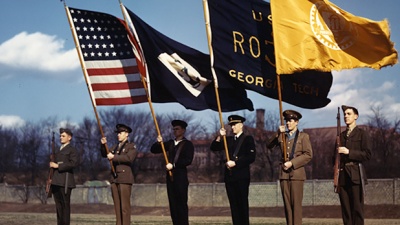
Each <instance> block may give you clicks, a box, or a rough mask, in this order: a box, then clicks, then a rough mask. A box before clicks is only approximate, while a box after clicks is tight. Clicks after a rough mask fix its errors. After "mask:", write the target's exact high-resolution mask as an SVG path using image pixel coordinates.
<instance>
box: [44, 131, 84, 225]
mask: <svg viewBox="0 0 400 225" xmlns="http://www.w3.org/2000/svg"><path fill="white" fill-rule="evenodd" d="M72 135H73V134H72V132H71V130H70V129H65V128H60V143H61V147H60V150H58V151H56V153H55V160H54V162H50V167H51V168H54V174H53V177H52V180H51V192H52V193H53V196H54V202H55V205H56V210H57V225H69V224H70V218H71V204H70V203H71V192H72V189H73V188H75V187H76V185H75V179H74V168H75V167H77V166H78V163H79V156H78V152H77V150H76V148H75V147H73V146H72V145H71V144H70V143H71V140H72Z"/></svg>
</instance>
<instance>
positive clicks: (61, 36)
mask: <svg viewBox="0 0 400 225" xmlns="http://www.w3.org/2000/svg"><path fill="white" fill-rule="evenodd" d="M331 2H332V3H334V4H335V5H337V6H338V7H340V8H342V9H343V10H345V11H347V12H350V13H352V14H353V15H356V16H361V17H365V18H369V19H371V20H375V21H380V20H383V19H387V20H388V21H389V24H390V27H391V40H392V41H393V42H394V43H395V48H396V49H397V50H399V49H400V48H399V46H398V43H400V26H399V25H398V21H400V14H399V13H398V9H399V8H400V1H399V0H383V1H373V0H351V1H349V0H331ZM122 3H123V4H124V5H125V6H126V7H127V8H129V9H130V10H131V11H133V12H134V13H135V14H136V15H138V16H139V17H140V18H141V19H142V20H144V21H145V22H146V23H148V24H149V25H151V26H152V27H153V28H155V29H156V30H158V31H160V32H161V33H163V34H165V35H166V36H168V37H170V38H172V39H174V40H176V41H178V42H181V43H183V44H185V45H188V46H190V47H192V48H195V49H197V50H199V51H201V52H204V53H207V54H209V52H208V46H207V36H206V31H205V22H204V12H203V1H202V0H145V1H143V0H125V1H122ZM66 4H67V6H69V7H73V8H79V9H84V10H91V11H99V12H104V13H108V14H111V15H114V16H117V17H119V18H123V16H122V13H121V9H120V6H119V1H118V0H114V1H113V0H85V1H82V0H66ZM0 17H1V20H0V90H1V94H0V125H2V126H3V127H19V126H23V125H24V124H25V123H26V122H38V121H41V120H45V119H47V118H49V117H56V118H57V119H59V120H67V121H70V122H73V123H79V122H81V121H82V119H83V118H84V117H85V116H87V117H92V118H93V119H95V114H94V110H93V107H92V104H91V100H90V97H89V94H88V90H87V87H86V83H85V81H84V78H83V73H82V69H81V66H80V63H79V60H78V56H77V51H76V48H75V44H74V41H73V38H72V34H71V30H70V27H69V24H68V20H67V16H66V13H65V9H64V4H63V3H62V2H60V1H59V0H13V1H0ZM371 44H374V43H371ZM332 74H333V85H332V87H331V90H330V93H329V95H328V97H329V98H330V99H331V102H330V103H329V104H328V105H327V106H325V107H324V108H320V109H312V110H311V109H303V108H299V107H295V106H293V105H290V104H286V103H283V110H285V109H294V110H297V111H298V112H300V113H301V114H302V115H303V118H302V119H301V121H300V124H299V126H300V128H315V127H325V126H336V113H337V107H340V106H341V105H343V104H345V105H351V106H354V107H356V108H358V110H359V112H360V118H359V121H358V124H362V123H366V121H367V120H368V117H369V116H371V115H372V111H371V107H381V109H382V110H381V112H382V113H383V114H384V115H386V116H387V117H388V118H389V119H391V118H393V119H395V118H397V119H400V88H399V85H400V76H399V75H400V65H399V64H396V65H394V66H392V67H391V66H389V67H385V68H382V69H381V70H374V69H369V68H359V69H351V70H342V71H339V72H338V71H333V73H332ZM247 93H248V97H249V98H250V99H251V100H252V101H253V104H254V108H255V109H258V108H263V109H265V110H267V111H272V112H276V113H277V114H278V113H279V103H278V101H277V100H274V99H270V98H267V97H265V96H262V95H260V94H257V93H255V92H252V91H247ZM109 107H111V106H98V110H107V108H109ZM118 107H125V108H126V109H127V110H139V111H145V112H146V111H148V112H149V113H150V108H149V104H148V103H140V104H134V105H129V106H118ZM153 107H154V111H155V113H156V115H157V113H163V112H178V113H184V112H186V111H190V112H191V113H193V114H194V115H195V117H196V118H198V119H199V120H200V121H203V120H205V119H207V118H210V117H214V118H217V117H218V112H215V111H211V110H204V111H192V110H186V109H185V108H184V107H182V106H181V105H179V104H177V103H164V104H153ZM232 113H235V114H243V113H244V114H246V115H249V114H251V113H255V111H254V112H250V111H247V110H244V111H238V112H229V113H223V116H224V117H225V118H226V117H227V116H228V115H229V114H232ZM277 116H278V115H277ZM225 123H226V121H225Z"/></svg>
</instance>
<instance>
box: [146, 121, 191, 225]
mask: <svg viewBox="0 0 400 225" xmlns="http://www.w3.org/2000/svg"><path fill="white" fill-rule="evenodd" d="M171 125H172V130H173V133H174V137H175V138H174V139H170V140H169V141H167V142H165V143H164V146H165V151H166V152H168V162H169V163H168V164H167V165H166V166H165V167H166V171H167V175H166V176H167V192H168V201H169V209H170V213H171V218H172V223H173V224H174V225H189V207H188V189H189V180H188V176H187V169H186V167H187V166H189V165H190V164H192V161H193V156H194V146H193V143H192V142H191V141H189V140H188V139H186V138H185V136H184V135H185V132H186V127H187V123H186V122H185V121H182V120H173V121H172V122H171ZM162 141H163V139H162V137H161V136H158V137H157V142H155V143H154V144H153V145H152V146H151V150H150V151H151V152H152V153H161V152H162V146H161V142H162ZM170 174H172V176H171V175H170Z"/></svg>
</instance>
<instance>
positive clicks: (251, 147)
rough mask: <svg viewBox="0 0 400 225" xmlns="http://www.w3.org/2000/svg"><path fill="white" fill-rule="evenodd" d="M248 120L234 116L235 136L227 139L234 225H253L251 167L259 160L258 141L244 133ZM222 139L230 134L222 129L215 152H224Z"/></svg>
mask: <svg viewBox="0 0 400 225" xmlns="http://www.w3.org/2000/svg"><path fill="white" fill-rule="evenodd" d="M245 120H246V119H245V118H243V117H241V116H238V115H231V116H229V117H228V121H229V125H230V126H231V127H232V131H233V134H234V136H227V137H226V139H227V145H228V146H227V147H228V154H229V155H228V156H227V162H226V164H225V177H224V181H225V189H226V193H227V195H228V199H229V205H230V208H231V216H232V222H233V225H248V224H249V222H250V221H249V220H250V218H249V199H248V198H249V186H250V164H252V163H253V162H254V161H255V159H256V146H255V143H254V138H253V137H252V136H250V135H246V134H244V133H243V123H244V121H245ZM222 136H226V130H225V129H224V128H221V129H220V130H219V135H218V136H217V137H216V138H215V140H214V141H213V142H212V143H211V146H210V149H211V150H212V151H222V150H224V144H223V141H222V138H223V137H222Z"/></svg>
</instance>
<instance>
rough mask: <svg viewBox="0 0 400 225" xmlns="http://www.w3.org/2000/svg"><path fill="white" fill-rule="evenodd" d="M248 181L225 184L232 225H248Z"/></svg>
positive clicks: (242, 180)
mask: <svg viewBox="0 0 400 225" xmlns="http://www.w3.org/2000/svg"><path fill="white" fill-rule="evenodd" d="M249 186H250V179H241V180H237V181H228V182H225V188H226V193H227V195H228V199H229V205H230V207H231V215H232V222H233V225H248V224H250V218H249Z"/></svg>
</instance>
